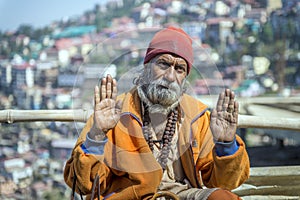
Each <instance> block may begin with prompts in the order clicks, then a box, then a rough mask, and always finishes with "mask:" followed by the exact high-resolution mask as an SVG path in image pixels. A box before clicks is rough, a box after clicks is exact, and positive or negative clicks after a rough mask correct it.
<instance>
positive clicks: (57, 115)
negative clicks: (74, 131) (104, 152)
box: [0, 109, 300, 131]
mask: <svg viewBox="0 0 300 200" xmlns="http://www.w3.org/2000/svg"><path fill="white" fill-rule="evenodd" d="M91 113H92V111H91V110H82V109H77V110H1V111H0V123H16V122H31V121H62V122H74V121H75V122H83V123H84V122H86V121H87V119H88V118H89V116H90V114H91ZM238 119H239V120H238V127H239V128H268V129H284V130H297V131H300V118H279V117H273V118H270V117H259V116H250V115H239V118H238Z"/></svg>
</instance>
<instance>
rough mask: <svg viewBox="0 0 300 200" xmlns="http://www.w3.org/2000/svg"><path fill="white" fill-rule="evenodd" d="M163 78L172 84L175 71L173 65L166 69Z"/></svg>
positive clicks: (174, 78)
mask: <svg viewBox="0 0 300 200" xmlns="http://www.w3.org/2000/svg"><path fill="white" fill-rule="evenodd" d="M165 78H166V79H167V80H168V81H170V82H173V81H175V80H176V70H175V68H174V66H173V65H172V66H170V67H169V68H168V69H167V71H166V74H165Z"/></svg>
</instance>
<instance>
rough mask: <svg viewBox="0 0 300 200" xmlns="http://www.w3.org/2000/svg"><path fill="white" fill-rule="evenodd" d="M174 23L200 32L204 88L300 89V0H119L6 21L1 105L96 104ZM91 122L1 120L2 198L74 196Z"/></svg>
mask: <svg viewBox="0 0 300 200" xmlns="http://www.w3.org/2000/svg"><path fill="white" fill-rule="evenodd" d="M37 17H38V16H37ZM167 25H177V26H180V27H182V28H183V29H184V30H185V31H186V32H187V33H188V34H189V35H191V37H192V38H193V41H194V45H195V63H194V68H195V69H197V70H198V71H200V74H202V73H204V74H205V75H204V76H199V75H197V74H196V72H194V73H195V74H194V75H193V74H192V75H191V77H192V78H191V85H192V87H193V89H194V92H195V94H196V95H199V96H200V97H201V95H209V94H210V91H211V88H214V87H220V86H224V87H229V88H231V89H233V90H234V91H235V92H236V94H237V95H238V96H240V97H253V96H272V95H273V96H299V95H300V39H299V38H300V0H223V1H218V0H187V1H181V0H151V1H144V0H126V1H125V0H109V1H108V2H107V3H106V4H103V5H95V7H94V8H91V10H87V11H86V12H84V13H82V14H81V15H79V16H70V17H69V18H68V19H62V20H58V21H54V22H53V23H51V24H49V26H47V27H44V28H40V29H34V28H33V27H32V26H30V25H27V24H23V25H20V27H19V28H18V29H17V30H16V31H14V32H7V31H5V30H1V27H0V110H4V109H33V110H38V109H46V110H47V109H72V108H80V109H91V108H92V93H91V92H90V91H92V90H90V89H91V88H92V87H93V86H94V85H95V84H97V82H98V79H99V76H100V75H101V74H103V73H104V71H107V70H109V71H110V73H112V74H113V75H114V76H115V77H116V78H117V79H118V78H120V77H121V75H122V74H124V73H125V72H126V71H128V70H129V69H130V66H138V65H141V63H142V62H143V56H144V53H145V48H146V47H147V45H148V42H149V41H150V39H151V36H153V34H154V33H155V32H156V31H157V30H159V29H161V28H163V27H165V26H167ZM124 31H126V32H124ZM122 32H124V34H121V33H122ZM128 67H129V68H128ZM211 69H217V70H215V71H212V70H211ZM197 70H196V71H197ZM211 72H212V73H211ZM216 80H222V81H221V82H220V81H216ZM81 126H82V124H80V123H63V122H47V123H42V122H32V123H16V124H4V123H3V124H0V127H1V129H0V161H1V163H0V199H68V198H69V197H70V189H67V190H66V188H67V186H66V185H65V183H64V181H63V176H62V172H63V166H64V163H65V162H66V160H67V159H68V157H69V155H70V152H71V150H72V147H73V145H74V142H75V141H76V138H77V137H78V132H80V129H81Z"/></svg>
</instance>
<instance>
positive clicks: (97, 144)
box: [81, 133, 107, 155]
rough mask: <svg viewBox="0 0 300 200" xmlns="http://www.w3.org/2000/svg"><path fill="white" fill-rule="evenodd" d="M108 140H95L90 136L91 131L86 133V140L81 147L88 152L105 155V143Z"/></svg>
mask: <svg viewBox="0 0 300 200" xmlns="http://www.w3.org/2000/svg"><path fill="white" fill-rule="evenodd" d="M106 142H107V138H106V139H105V140H103V141H97V140H93V139H91V138H90V137H89V133H87V134H86V140H85V142H84V143H83V144H82V145H81V149H82V150H83V152H84V153H87V154H96V155H103V153H104V145H105V144H106Z"/></svg>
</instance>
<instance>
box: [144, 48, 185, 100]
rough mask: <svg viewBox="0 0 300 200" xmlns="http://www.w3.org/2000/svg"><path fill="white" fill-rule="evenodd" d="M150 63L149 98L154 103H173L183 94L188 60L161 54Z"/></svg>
mask: <svg viewBox="0 0 300 200" xmlns="http://www.w3.org/2000/svg"><path fill="white" fill-rule="evenodd" d="M149 64H150V65H149V66H148V68H149V70H150V72H149V74H150V76H149V79H150V81H149V83H150V84H149V86H148V88H147V91H146V94H147V97H148V99H149V100H150V101H151V102H152V103H154V104H161V105H163V106H170V105H172V104H173V103H175V102H176V101H178V100H179V97H180V96H181V94H182V86H183V84H184V81H185V78H186V75H187V68H188V66H187V63H186V61H185V60H184V59H183V58H181V57H176V56H174V55H171V54H160V55H158V56H156V57H155V58H153V59H152V60H151V61H150V63H149Z"/></svg>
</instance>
